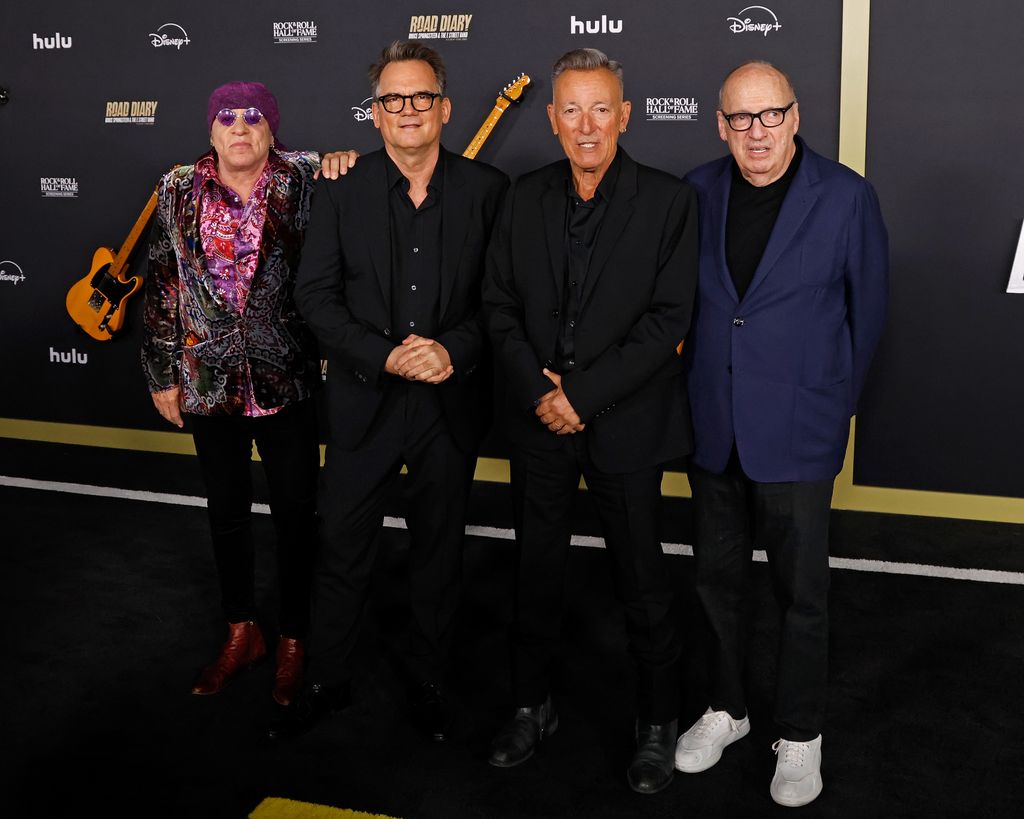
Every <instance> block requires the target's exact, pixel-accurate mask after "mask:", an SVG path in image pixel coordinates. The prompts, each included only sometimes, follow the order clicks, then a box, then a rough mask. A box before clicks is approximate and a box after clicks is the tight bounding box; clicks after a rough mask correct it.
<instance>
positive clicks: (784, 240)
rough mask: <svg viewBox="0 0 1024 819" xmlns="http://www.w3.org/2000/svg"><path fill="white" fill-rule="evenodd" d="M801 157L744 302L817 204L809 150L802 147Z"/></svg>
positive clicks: (812, 157)
mask: <svg viewBox="0 0 1024 819" xmlns="http://www.w3.org/2000/svg"><path fill="white" fill-rule="evenodd" d="M803 152H804V153H803V158H802V159H801V160H800V167H799V168H797V171H796V176H794V177H793V181H792V183H791V184H790V186H789V191H788V193H787V194H786V198H785V199H784V200H783V202H782V207H781V208H780V210H779V216H778V218H777V219H776V220H775V227H774V228H772V235H771V236H770V237H769V238H768V244H767V245H766V246H765V249H764V253H763V254H762V255H761V261H760V262H759V263H758V265H757V269H756V270H755V271H754V278H753V279H751V281H750V287H748V288H747V293H746V295H745V296H744V299H746V298H749V297H750V294H751V293H753V292H754V291H755V290H756V289H757V287H758V285H759V284H761V282H763V281H764V280H765V278H766V277H767V276H768V274H769V273H770V272H771V269H772V268H773V267H774V266H775V263H776V262H777V261H778V260H779V256H781V255H782V253H783V251H784V250H785V249H786V248H787V247H789V245H790V243H791V242H792V241H793V237H794V236H796V233H797V231H798V230H800V226H801V225H802V224H803V223H804V220H805V219H806V218H807V215H808V214H809V213H810V212H811V209H812V208H813V207H814V203H815V202H817V201H818V194H817V193H816V192H815V190H814V187H815V185H817V183H818V179H819V176H818V168H817V165H816V164H815V161H814V155H813V154H812V153H811V151H810V149H809V148H808V147H807V146H806V145H804V146H803Z"/></svg>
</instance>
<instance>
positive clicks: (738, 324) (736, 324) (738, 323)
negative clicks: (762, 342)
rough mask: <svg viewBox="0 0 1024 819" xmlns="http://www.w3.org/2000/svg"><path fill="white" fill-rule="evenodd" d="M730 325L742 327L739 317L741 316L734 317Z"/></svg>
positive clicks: (741, 320)
mask: <svg viewBox="0 0 1024 819" xmlns="http://www.w3.org/2000/svg"><path fill="white" fill-rule="evenodd" d="M732 326H733V327H742V326H743V319H741V318H734V319H733V320H732Z"/></svg>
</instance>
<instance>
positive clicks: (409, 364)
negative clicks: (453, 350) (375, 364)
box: [384, 333, 455, 384]
mask: <svg viewBox="0 0 1024 819" xmlns="http://www.w3.org/2000/svg"><path fill="white" fill-rule="evenodd" d="M384 370H385V372H388V373H391V375H397V376H400V377H401V378H404V379H406V380H408V381H422V382H424V383H426V384H440V383H441V382H442V381H447V380H448V379H449V378H451V375H452V373H454V372H455V367H454V366H452V359H451V356H449V355H448V351H447V350H446V349H445V348H444V345H443V344H441V343H440V342H438V341H434V339H432V338H423V337H422V336H417V335H414V334H412V333H410V334H409V335H408V336H406V338H405V339H404V340H403V341H402V343H401V344H399V345H398V346H397V347H395V348H394V349H393V350H392V351H391V353H390V354H389V355H388V360H387V361H385V362H384Z"/></svg>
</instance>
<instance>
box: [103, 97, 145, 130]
mask: <svg viewBox="0 0 1024 819" xmlns="http://www.w3.org/2000/svg"><path fill="white" fill-rule="evenodd" d="M156 106H157V101H156V100H113V101H111V102H108V103H107V112H106V117H105V119H104V120H103V121H104V122H106V123H107V124H108V125H110V124H112V123H118V122H122V123H128V124H130V125H155V124H156Z"/></svg>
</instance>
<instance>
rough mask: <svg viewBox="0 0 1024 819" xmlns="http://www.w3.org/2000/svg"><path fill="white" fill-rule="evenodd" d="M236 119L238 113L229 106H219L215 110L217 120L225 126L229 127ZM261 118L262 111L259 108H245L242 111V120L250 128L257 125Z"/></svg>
mask: <svg viewBox="0 0 1024 819" xmlns="http://www.w3.org/2000/svg"><path fill="white" fill-rule="evenodd" d="M236 119H238V114H236V113H235V112H234V111H232V110H231V109H230V108H221V109H220V110H219V111H218V112H217V122H219V123H220V124H221V125H223V126H224V127H225V128H230V127H231V126H232V125H234V124H235V120H236ZM261 119H263V112H262V111H260V109H259V108H246V109H245V111H243V112H242V120H243V121H244V122H245V124H246V125H248V126H249V127H250V128H254V127H256V126H257V125H259V124H260V120H261Z"/></svg>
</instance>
